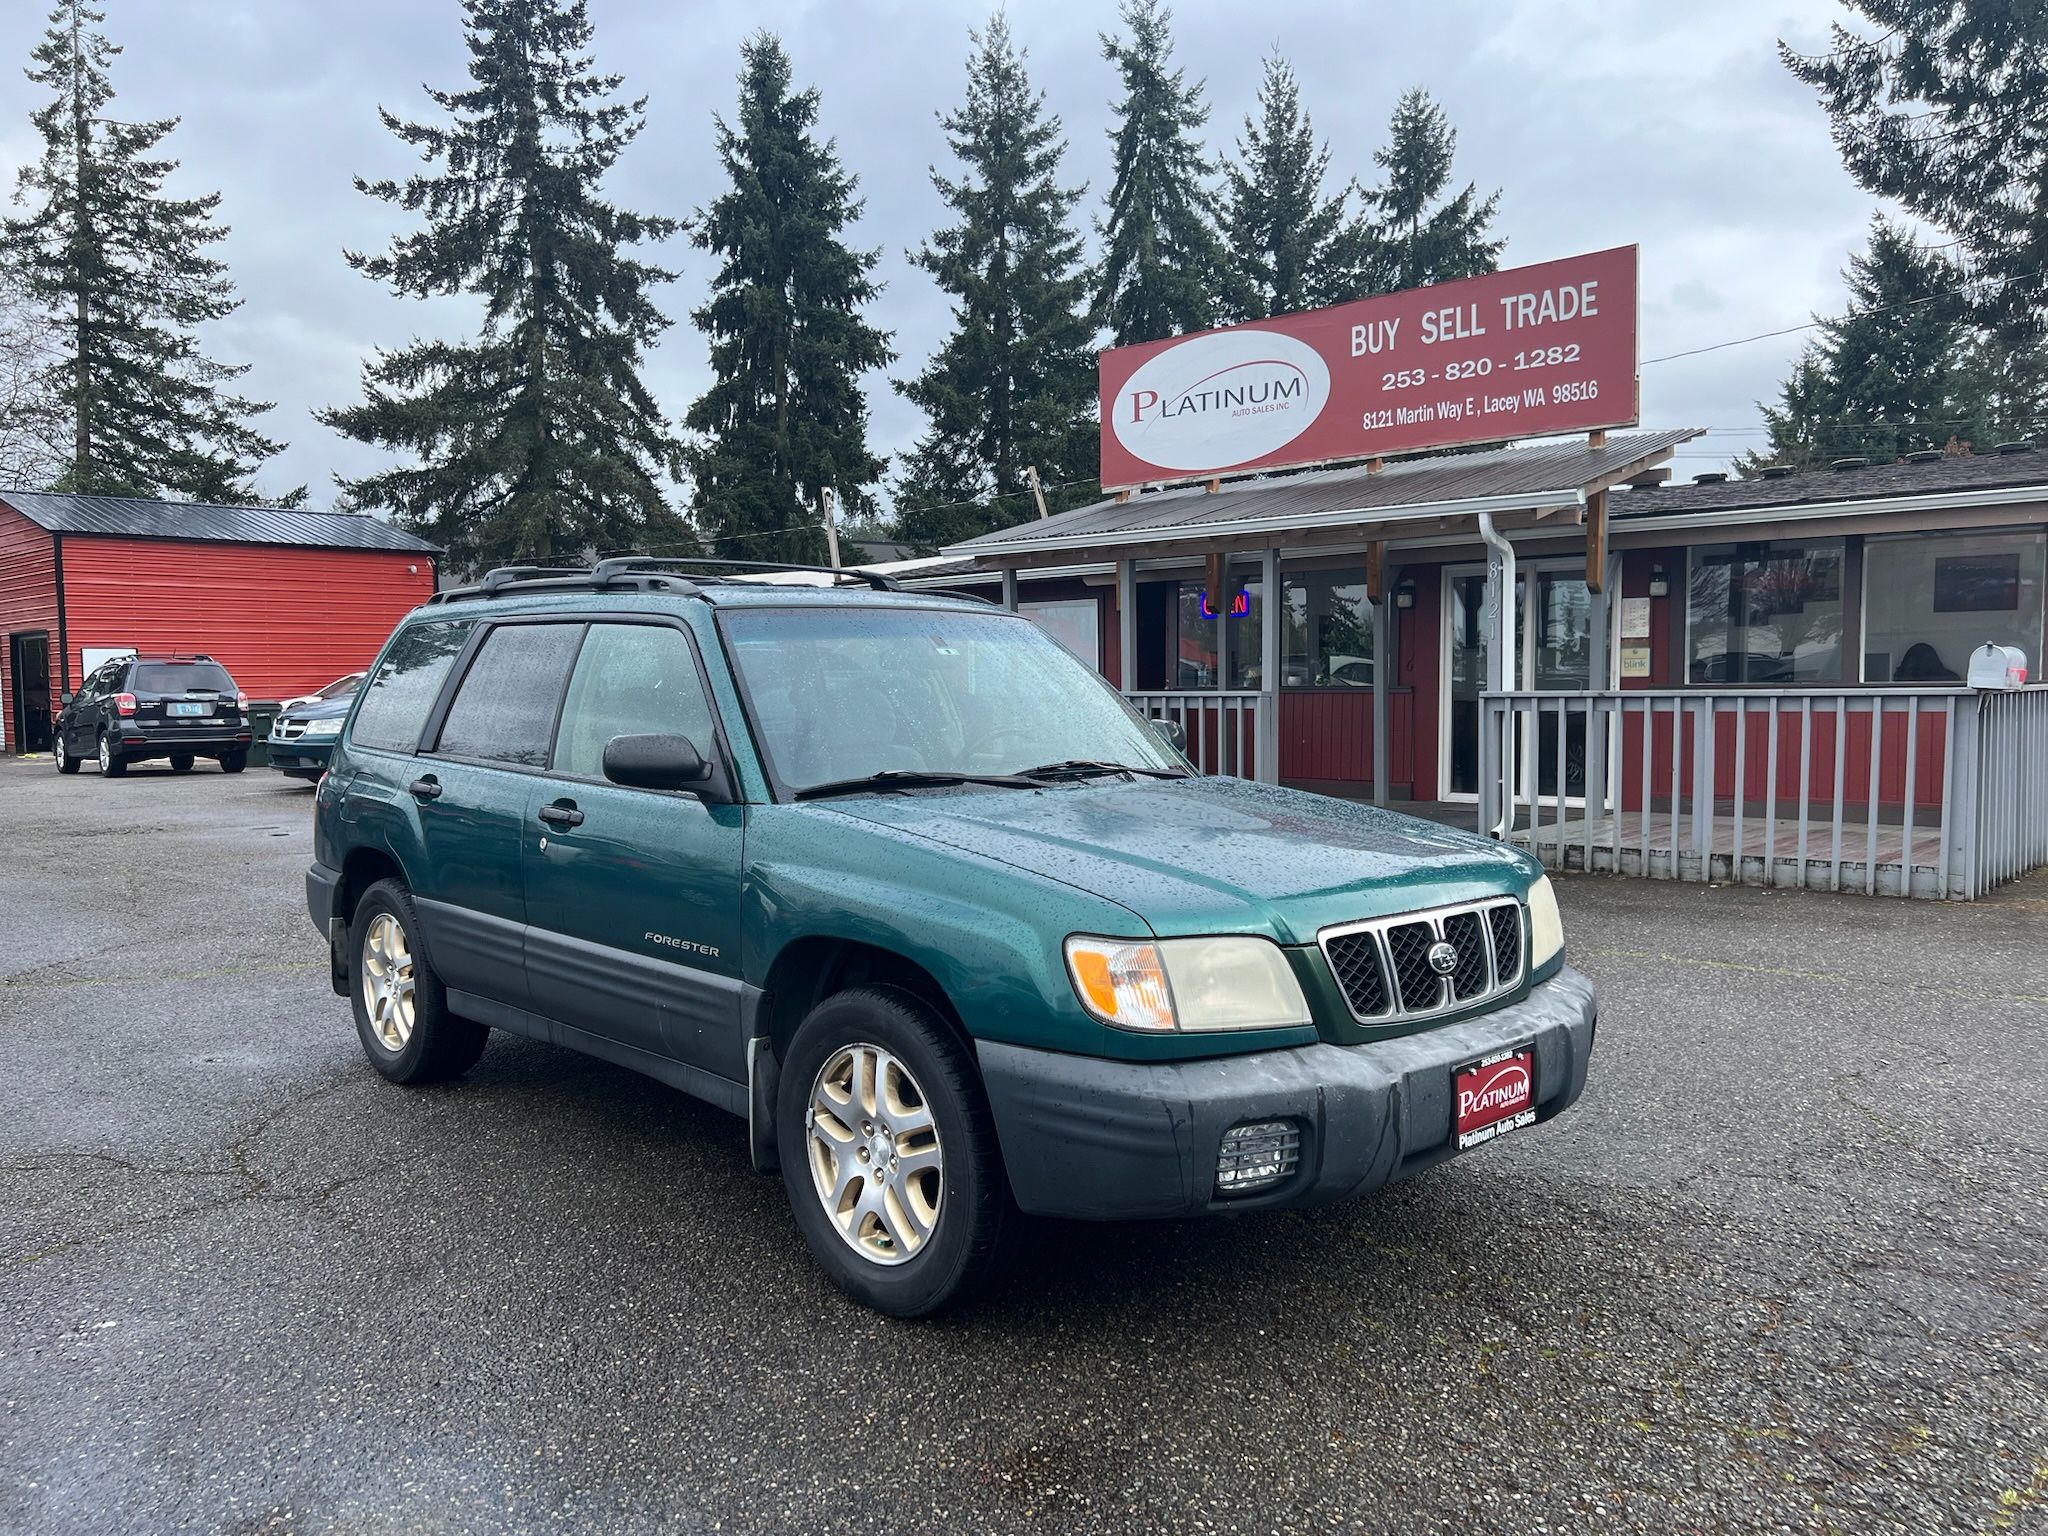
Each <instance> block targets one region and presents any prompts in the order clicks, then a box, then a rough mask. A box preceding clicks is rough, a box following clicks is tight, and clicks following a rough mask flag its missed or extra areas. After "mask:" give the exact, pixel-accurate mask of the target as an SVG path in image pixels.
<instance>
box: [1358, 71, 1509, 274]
mask: <svg viewBox="0 0 2048 1536" xmlns="http://www.w3.org/2000/svg"><path fill="white" fill-rule="evenodd" d="M1457 149H1458V132H1457V130H1456V129H1455V128H1453V127H1452V126H1451V123H1450V119H1449V118H1447V117H1446V116H1445V115H1444V113H1443V109H1442V108H1440V107H1439V106H1437V105H1436V103H1435V102H1433V101H1431V100H1430V99H1429V93H1428V92H1426V91H1424V90H1422V89H1420V88H1419V87H1418V88H1417V89H1414V90H1411V91H1408V92H1406V93H1405V94H1404V95H1403V96H1402V97H1401V100H1400V102H1399V104H1398V105H1396V107H1395V108H1394V119H1393V123H1392V125H1391V127H1390V129H1389V132H1388V142H1387V146H1386V148H1384V149H1381V150H1377V151H1375V152H1374V154H1373V160H1374V162H1375V163H1376V164H1378V166H1379V167H1380V169H1381V171H1382V172H1384V173H1385V174H1384V179H1383V180H1382V182H1381V184H1380V185H1379V186H1378V187H1377V188H1376V189H1374V190H1373V191H1372V192H1370V193H1368V194H1367V201H1368V202H1369V203H1371V205H1372V207H1373V208H1374V209H1375V210H1376V216H1375V219H1374V224H1375V226H1376V228H1375V230H1374V238H1373V249H1372V251H1371V253H1370V256H1369V258H1368V283H1369V287H1368V291H1370V292H1373V293H1393V292H1395V291H1397V290H1399V289H1402V288H1415V287H1420V286H1421V285H1422V284H1424V283H1441V282H1445V281H1447V280H1449V279H1451V278H1457V277H1476V276H1477V275H1478V274H1480V273H1482V272H1491V271H1493V270H1494V269H1495V268H1496V267H1498V266H1499V265H1500V253H1501V250H1502V248H1503V247H1504V246H1506V244H1507V241H1506V240H1505V239H1489V238H1488V235H1489V232H1490V230H1491V227H1492V224H1493V216H1494V211H1495V209H1496V208H1497V207H1498V206H1499V204H1500V193H1499V192H1497V191H1496V192H1494V193H1493V194H1492V195H1491V196H1489V197H1487V198H1485V199H1483V200H1482V199H1481V198H1480V196H1479V189H1478V187H1477V185H1476V184H1474V183H1472V182H1467V183H1466V184H1465V189H1464V190H1463V191H1462V192H1459V193H1458V194H1457V195H1456V196H1454V197H1446V196H1445V195H1444V194H1445V189H1446V188H1447V187H1448V186H1449V185H1450V182H1451V162H1452V159H1453V158H1454V157H1455V156H1456V154H1457Z"/></svg>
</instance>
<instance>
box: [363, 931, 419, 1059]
mask: <svg viewBox="0 0 2048 1536" xmlns="http://www.w3.org/2000/svg"><path fill="white" fill-rule="evenodd" d="M413 979H414V978H413V964H412V946H411V945H410V944H408V943H407V942H406V937H405V925H404V924H403V923H401V922H399V920H398V919H397V918H395V917H393V916H392V915H391V914H390V913H389V912H379V913H378V914H377V915H376V916H375V917H373V918H371V919H370V931H369V932H368V933H366V934H364V935H363V977H362V988H363V1007H364V1009H365V1010H367V1011H368V1013H369V1015H370V1031H371V1033H372V1034H374V1035H376V1037H377V1043H378V1044H380V1045H382V1046H383V1047H384V1048H385V1049H386V1050H387V1051H402V1050H404V1049H405V1042H406V1041H408V1040H410V1039H411V1038H412V1026H413Z"/></svg>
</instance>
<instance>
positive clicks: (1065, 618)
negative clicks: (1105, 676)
mask: <svg viewBox="0 0 2048 1536" xmlns="http://www.w3.org/2000/svg"><path fill="white" fill-rule="evenodd" d="M1017 611H1018V612H1019V613H1021V614H1023V615H1024V617H1025V618H1027V619H1029V620H1030V621H1031V622H1032V623H1034V624H1036V625H1037V626H1038V627H1039V628H1040V629H1042V630H1044V631H1045V632H1046V633H1047V634H1048V635H1051V636H1052V637H1053V639H1055V640H1057V641H1059V643H1060V644H1061V645H1064V646H1065V647H1066V648H1067V649H1068V650H1070V651H1072V652H1073V653H1074V654H1075V655H1076V656H1078V657H1079V658H1080V659H1081V660H1083V661H1085V662H1087V663H1088V665H1089V666H1091V667H1093V668H1094V669H1095V670H1096V671H1098V672H1100V671H1101V670H1102V613H1101V610H1100V609H1099V608H1098V607H1097V606H1096V602H1095V599H1094V598H1092V597H1075V598H1062V599H1059V600H1056V601H1050V602H1041V603H1019V604H1018V605H1017Z"/></svg>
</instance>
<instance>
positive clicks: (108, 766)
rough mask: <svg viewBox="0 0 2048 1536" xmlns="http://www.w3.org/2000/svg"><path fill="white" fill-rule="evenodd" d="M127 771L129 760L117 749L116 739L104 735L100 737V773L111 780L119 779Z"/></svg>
mask: <svg viewBox="0 0 2048 1536" xmlns="http://www.w3.org/2000/svg"><path fill="white" fill-rule="evenodd" d="M127 771H128V759H127V758H125V757H123V756H122V755H121V754H120V752H119V751H118V750H117V749H116V748H115V746H114V738H113V737H111V736H107V735H102V736H101V737H100V772H101V773H103V774H105V775H106V776H107V777H108V778H110V779H118V778H120V777H121V775H122V774H124V773H126V772H127Z"/></svg>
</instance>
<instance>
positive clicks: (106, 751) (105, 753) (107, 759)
mask: <svg viewBox="0 0 2048 1536" xmlns="http://www.w3.org/2000/svg"><path fill="white" fill-rule="evenodd" d="M113 769H114V748H113V746H112V744H111V743H110V742H108V740H107V738H106V737H104V736H102V737H101V738H100V772H101V773H111V772H113Z"/></svg>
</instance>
